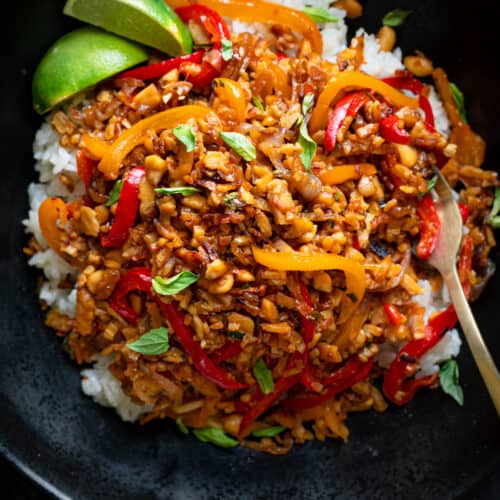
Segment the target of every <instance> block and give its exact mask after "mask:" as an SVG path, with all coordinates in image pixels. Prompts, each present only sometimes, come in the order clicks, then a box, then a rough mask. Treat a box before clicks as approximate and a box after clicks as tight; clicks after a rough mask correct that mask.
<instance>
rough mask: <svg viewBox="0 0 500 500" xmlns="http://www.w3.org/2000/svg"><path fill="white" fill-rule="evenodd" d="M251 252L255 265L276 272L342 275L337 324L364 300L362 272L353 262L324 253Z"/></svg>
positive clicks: (357, 263) (363, 276) (358, 265)
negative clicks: (330, 271) (342, 272)
mask: <svg viewBox="0 0 500 500" xmlns="http://www.w3.org/2000/svg"><path fill="white" fill-rule="evenodd" d="M252 251H253V256H254V259H255V261H256V262H257V263H258V264H260V265H262V266H265V267H269V268H271V269H276V270H278V271H326V270H329V269H332V270H333V269H336V270H339V271H344V274H345V278H346V287H347V290H346V293H345V296H344V299H343V301H342V309H341V313H340V317H339V319H338V320H337V323H338V324H341V323H343V322H344V321H346V320H347V319H348V318H349V317H350V316H351V314H352V313H353V312H354V311H355V310H356V308H357V307H358V305H359V304H360V303H361V301H362V300H363V297H364V295H365V290H366V277H365V270H364V267H363V265H362V264H360V263H359V262H356V261H355V260H352V259H348V258H346V257H342V256H340V255H332V254H327V253H321V254H304V253H299V252H274V251H272V250H263V249H260V248H257V247H253V248H252Z"/></svg>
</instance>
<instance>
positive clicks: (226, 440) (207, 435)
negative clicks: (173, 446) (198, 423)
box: [193, 427, 239, 448]
mask: <svg viewBox="0 0 500 500" xmlns="http://www.w3.org/2000/svg"><path fill="white" fill-rule="evenodd" d="M193 434H194V435H195V436H196V437H197V438H198V439H199V440H200V441H203V442H204V443H212V444H215V445H217V446H220V447H222V448H234V447H235V446H238V444H239V443H238V441H236V439H233V438H230V437H229V436H228V435H227V434H225V433H224V431H223V430H222V429H218V428H217V427H202V428H201V429H193Z"/></svg>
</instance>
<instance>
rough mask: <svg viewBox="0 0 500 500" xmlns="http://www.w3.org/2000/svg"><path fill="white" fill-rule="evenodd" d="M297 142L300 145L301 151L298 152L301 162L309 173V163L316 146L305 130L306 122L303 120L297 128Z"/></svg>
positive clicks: (310, 171)
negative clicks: (298, 128)
mask: <svg viewBox="0 0 500 500" xmlns="http://www.w3.org/2000/svg"><path fill="white" fill-rule="evenodd" d="M299 144H300V145H301V146H302V150H303V151H302V153H300V159H301V160H302V164H303V165H304V168H305V169H306V170H307V171H308V172H309V173H310V174H311V173H312V170H311V164H312V161H313V158H314V155H315V154H316V148H317V147H318V146H317V145H316V143H315V142H314V141H313V140H312V137H311V136H310V135H309V131H308V130H307V123H306V122H305V121H303V122H302V125H301V126H300V130H299Z"/></svg>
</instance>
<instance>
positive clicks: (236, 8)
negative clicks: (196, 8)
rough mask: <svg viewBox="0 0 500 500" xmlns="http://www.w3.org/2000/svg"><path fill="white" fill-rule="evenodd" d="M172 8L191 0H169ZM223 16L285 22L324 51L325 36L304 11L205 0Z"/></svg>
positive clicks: (247, 0)
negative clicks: (323, 36)
mask: <svg viewBox="0 0 500 500" xmlns="http://www.w3.org/2000/svg"><path fill="white" fill-rule="evenodd" d="M167 3H168V4H169V5H170V6H171V7H172V8H178V7H181V6H184V5H189V4H190V3H191V2H190V0H168V1H167ZM203 4H204V5H206V6H207V7H210V8H211V9H213V10H215V11H217V12H218V13H219V14H220V15H221V16H224V17H230V18H231V19H239V20H240V21H248V22H251V23H266V24H283V25H285V26H289V27H290V28H291V29H292V30H293V31H296V32H297V33H300V34H301V35H302V36H303V37H304V38H306V39H307V40H309V42H310V43H311V47H312V49H313V51H314V52H316V53H317V54H321V53H322V52H323V38H322V36H321V33H320V31H319V29H318V26H317V25H316V23H315V22H314V21H313V20H312V19H311V18H310V17H309V16H308V15H306V14H305V13H304V12H301V11H299V10H295V9H291V8H289V7H285V6H284V5H278V4H275V3H271V2H263V1H260V0H203Z"/></svg>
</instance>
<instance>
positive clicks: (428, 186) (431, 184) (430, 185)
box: [418, 174, 438, 200]
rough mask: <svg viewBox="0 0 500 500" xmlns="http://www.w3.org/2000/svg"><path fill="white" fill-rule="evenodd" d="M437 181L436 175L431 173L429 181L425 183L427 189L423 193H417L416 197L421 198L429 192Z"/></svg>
mask: <svg viewBox="0 0 500 500" xmlns="http://www.w3.org/2000/svg"><path fill="white" fill-rule="evenodd" d="M437 181H438V176H437V174H436V175H433V176H432V177H431V179H430V180H429V182H428V183H427V189H426V190H425V191H424V192H423V193H418V199H419V200H421V199H422V198H423V197H424V196H425V195H426V194H428V193H430V192H431V191H432V190H433V189H434V188H435V187H436V183H437Z"/></svg>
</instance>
